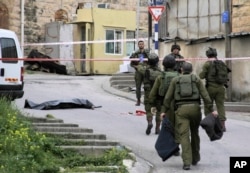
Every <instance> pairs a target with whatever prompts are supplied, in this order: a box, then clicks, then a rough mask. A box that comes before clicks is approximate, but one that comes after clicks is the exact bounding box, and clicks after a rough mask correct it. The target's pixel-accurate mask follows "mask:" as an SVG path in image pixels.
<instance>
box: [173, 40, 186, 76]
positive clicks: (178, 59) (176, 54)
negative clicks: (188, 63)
mask: <svg viewBox="0 0 250 173" xmlns="http://www.w3.org/2000/svg"><path fill="white" fill-rule="evenodd" d="M180 51H181V47H180V45H178V44H173V45H172V46H171V53H170V54H169V55H173V56H174V57H175V59H176V65H175V67H174V70H175V71H178V72H179V73H181V66H182V63H183V62H184V61H183V59H184V57H183V56H182V55H181V54H180Z"/></svg>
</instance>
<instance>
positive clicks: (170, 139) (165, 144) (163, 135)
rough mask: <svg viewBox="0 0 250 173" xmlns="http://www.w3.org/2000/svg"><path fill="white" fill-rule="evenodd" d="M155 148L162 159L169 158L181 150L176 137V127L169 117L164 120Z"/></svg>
mask: <svg viewBox="0 0 250 173" xmlns="http://www.w3.org/2000/svg"><path fill="white" fill-rule="evenodd" d="M155 149H156V151H157V153H158V155H159V156H160V157H161V158H162V161H166V160H167V159H169V158H170V157H171V156H172V155H174V153H176V152H178V151H179V150H180V148H179V146H178V144H177V143H176V142H175V138H174V127H173V126H172V124H171V122H170V121H169V119H168V117H165V118H164V119H163V120H162V124H161V131H160V133H159V136H158V138H157V140H156V143H155Z"/></svg>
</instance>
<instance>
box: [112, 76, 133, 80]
mask: <svg viewBox="0 0 250 173" xmlns="http://www.w3.org/2000/svg"><path fill="white" fill-rule="evenodd" d="M114 80H134V76H132V75H131V76H123V75H122V76H118V75H116V76H112V77H111V78H110V81H114Z"/></svg>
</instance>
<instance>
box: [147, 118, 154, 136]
mask: <svg viewBox="0 0 250 173" xmlns="http://www.w3.org/2000/svg"><path fill="white" fill-rule="evenodd" d="M152 127H153V123H152V118H148V126H147V129H146V134H147V135H149V134H150V133H151V129H152Z"/></svg>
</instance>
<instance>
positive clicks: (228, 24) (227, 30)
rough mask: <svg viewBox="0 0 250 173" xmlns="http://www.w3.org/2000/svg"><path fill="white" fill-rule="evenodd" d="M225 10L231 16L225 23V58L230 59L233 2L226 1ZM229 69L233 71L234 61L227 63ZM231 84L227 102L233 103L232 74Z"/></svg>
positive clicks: (230, 77)
mask: <svg viewBox="0 0 250 173" xmlns="http://www.w3.org/2000/svg"><path fill="white" fill-rule="evenodd" d="M224 8H225V11H228V14H229V21H228V22H226V23H225V57H226V58H230V57H231V56H232V55H231V38H230V37H229V36H228V35H229V34H230V33H231V31H232V28H231V0H224ZM226 63H227V65H228V67H229V68H230V69H232V61H231V60H228V61H226ZM229 79H230V80H229V82H228V84H229V85H228V88H227V100H228V101H232V76H231V73H230V74H229Z"/></svg>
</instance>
